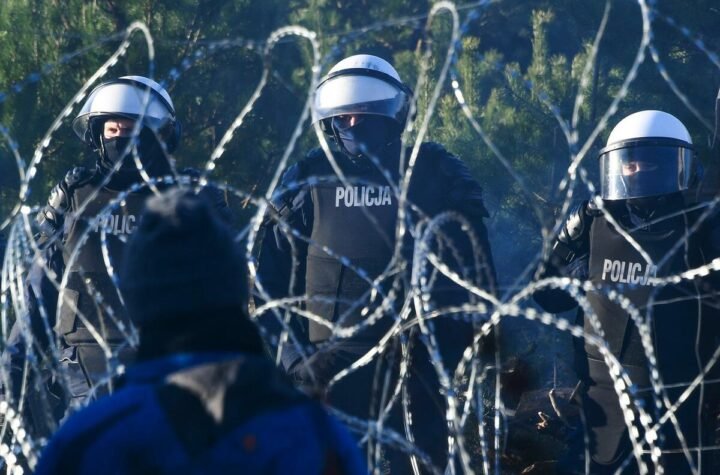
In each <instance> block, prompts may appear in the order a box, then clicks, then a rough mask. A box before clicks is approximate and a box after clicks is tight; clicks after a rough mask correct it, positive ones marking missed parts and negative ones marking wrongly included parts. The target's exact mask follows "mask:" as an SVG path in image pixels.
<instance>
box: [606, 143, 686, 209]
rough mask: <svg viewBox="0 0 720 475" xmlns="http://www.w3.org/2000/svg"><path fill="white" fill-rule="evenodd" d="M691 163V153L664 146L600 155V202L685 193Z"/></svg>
mask: <svg viewBox="0 0 720 475" xmlns="http://www.w3.org/2000/svg"><path fill="white" fill-rule="evenodd" d="M693 160H694V158H693V151H692V149H689V148H685V147H678V146H667V145H666V146H663V145H653V146H636V147H627V148H619V149H615V150H609V151H607V152H602V153H601V155H600V185H601V189H602V198H603V199H605V200H625V199H631V198H643V197H647V196H657V195H665V194H669V193H675V192H678V191H682V190H687V189H688V187H689V185H690V180H691V178H692V176H691V175H692V170H693Z"/></svg>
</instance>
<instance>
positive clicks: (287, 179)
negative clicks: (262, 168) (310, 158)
mask: <svg viewBox="0 0 720 475" xmlns="http://www.w3.org/2000/svg"><path fill="white" fill-rule="evenodd" d="M301 168H302V167H301V166H300V164H298V163H295V164H293V165H290V168H288V169H287V170H285V172H284V173H283V174H282V177H280V185H281V186H287V185H289V184H291V183H293V182H296V181H298V180H301V179H302V178H303V176H302V175H303V174H302V170H301Z"/></svg>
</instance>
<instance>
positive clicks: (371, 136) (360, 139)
mask: <svg viewBox="0 0 720 475" xmlns="http://www.w3.org/2000/svg"><path fill="white" fill-rule="evenodd" d="M332 128H333V131H334V132H335V137H336V139H337V141H338V145H339V146H340V149H341V150H342V152H343V153H345V155H347V156H348V157H350V158H351V159H353V160H355V159H357V158H360V157H363V156H368V155H372V154H375V153H377V152H378V151H379V150H380V149H381V148H382V147H383V146H384V145H387V144H388V143H389V142H391V141H392V139H393V138H394V135H397V133H396V130H395V129H396V127H395V125H394V124H393V123H392V122H391V121H389V120H388V119H386V118H384V117H376V116H361V119H360V121H359V122H358V123H357V124H355V125H354V126H352V127H343V126H342V124H341V123H340V121H338V120H336V119H335V118H333V122H332Z"/></svg>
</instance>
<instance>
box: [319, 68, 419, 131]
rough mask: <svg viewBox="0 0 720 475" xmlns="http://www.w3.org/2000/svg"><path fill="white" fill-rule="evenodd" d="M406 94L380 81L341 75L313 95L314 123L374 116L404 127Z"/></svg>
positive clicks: (324, 83)
mask: <svg viewBox="0 0 720 475" xmlns="http://www.w3.org/2000/svg"><path fill="white" fill-rule="evenodd" d="M408 103H409V97H408V94H407V93H406V92H405V91H403V90H401V89H400V88H398V87H397V86H395V85H393V84H390V83H388V82H386V81H383V80H382V79H379V78H376V77H371V76H359V75H340V76H336V77H333V78H330V79H328V80H327V81H325V82H323V83H322V84H320V86H319V87H318V89H317V91H316V92H315V101H314V107H313V121H314V122H317V121H321V120H324V119H328V118H330V117H336V116H339V115H347V114H374V115H381V116H384V117H388V118H390V119H393V120H395V121H396V122H398V123H400V124H404V122H405V117H406V116H407V109H408Z"/></svg>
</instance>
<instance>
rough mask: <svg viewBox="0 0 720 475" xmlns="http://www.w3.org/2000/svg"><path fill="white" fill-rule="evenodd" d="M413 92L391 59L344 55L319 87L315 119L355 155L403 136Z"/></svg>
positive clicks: (316, 95) (342, 146) (314, 110)
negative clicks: (390, 61)
mask: <svg viewBox="0 0 720 475" xmlns="http://www.w3.org/2000/svg"><path fill="white" fill-rule="evenodd" d="M411 97H412V91H411V90H410V88H408V87H407V86H406V85H405V84H403V82H402V81H401V80H400V75H399V74H398V72H397V71H396V70H395V68H393V67H392V66H391V65H390V63H388V62H387V61H385V60H384V59H382V58H379V57H377V56H372V55H369V54H358V55H355V56H350V57H348V58H345V59H343V60H342V61H340V62H339V63H338V64H336V65H335V66H334V67H333V68H332V69H331V70H330V72H329V73H328V74H327V76H325V78H323V80H322V81H321V82H320V84H319V85H318V87H317V89H316V91H315V97H314V107H313V121H314V122H319V123H320V127H321V128H322V130H323V131H324V132H325V133H327V134H328V135H330V136H332V137H333V138H334V139H335V142H336V143H337V144H338V147H340V149H341V150H342V151H343V153H345V154H346V155H348V156H349V157H351V158H357V157H360V156H363V155H365V154H367V153H374V152H376V151H377V150H378V149H379V148H380V147H382V146H384V145H387V144H388V143H390V142H392V141H394V140H396V139H397V138H398V137H399V136H400V132H401V131H402V129H403V127H404V125H405V121H406V120H407V115H408V111H409V108H410V99H411Z"/></svg>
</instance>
